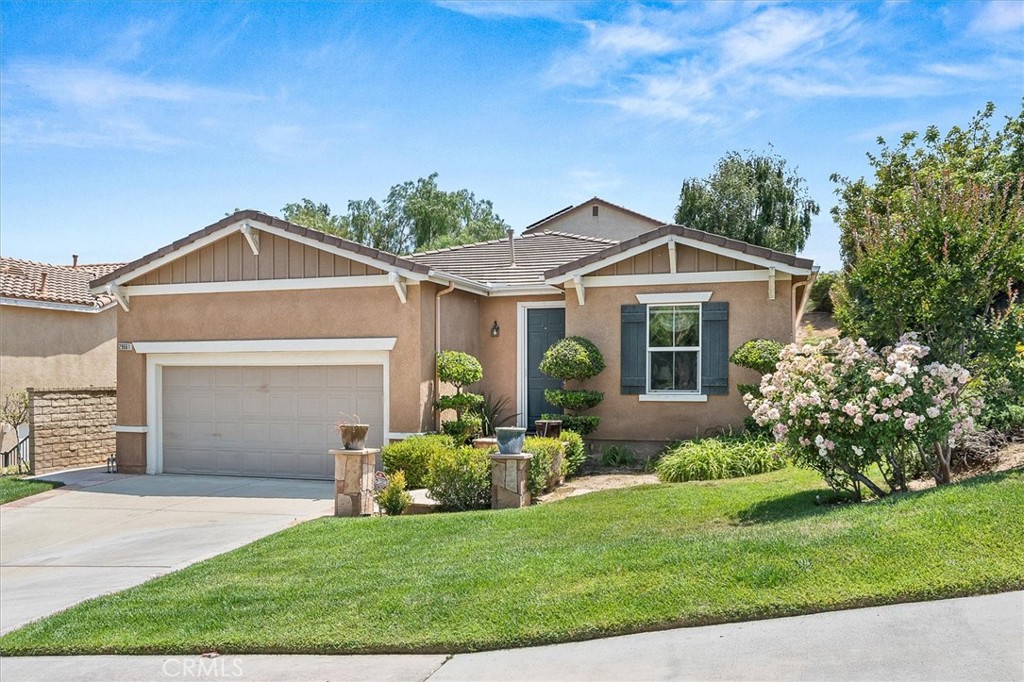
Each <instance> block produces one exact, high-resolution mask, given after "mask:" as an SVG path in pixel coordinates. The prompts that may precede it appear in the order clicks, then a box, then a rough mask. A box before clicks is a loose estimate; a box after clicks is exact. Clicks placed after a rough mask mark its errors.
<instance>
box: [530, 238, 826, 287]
mask: <svg viewBox="0 0 1024 682" xmlns="http://www.w3.org/2000/svg"><path fill="white" fill-rule="evenodd" d="M668 235H675V236H677V237H685V238H686V239H692V240H694V241H700V242H704V243H705V244H709V245H712V246H720V247H723V248H726V249H730V250H733V251H738V252H740V253H745V254H747V255H748V256H755V257H758V258H764V259H766V260H770V261H775V262H777V263H781V264H783V265H789V266H792V267H794V268H806V269H808V270H810V269H811V268H812V267H814V261H813V260H811V259H809V258H798V257H797V256H795V255H794V254H792V253H783V252H781V251H774V250H772V249H768V248H765V247H763V246H754V245H753V244H748V243H747V242H741V241H740V240H738V239H730V238H728V237H723V236H721V235H717V234H712V233H710V232H704V231H703V230H695V229H694V228H692V227H683V226H682V225H662V226H661V227H658V228H656V229H653V230H650V231H649V232H644V233H642V234H638V235H637V236H635V237H633V238H632V239H626V240H625V241H621V242H614V243H613V244H612V245H611V246H609V247H608V248H607V249H605V250H604V251H600V252H597V253H592V254H589V255H587V256H584V257H583V258H580V259H579V260H577V261H573V262H566V263H562V264H561V265H558V266H554V267H552V268H551V269H549V270H545V271H544V278H545V279H547V278H550V277H558V276H559V275H564V274H566V273H567V272H571V271H573V270H577V269H579V268H582V267H586V266H588V265H593V264H595V263H599V262H600V261H602V260H604V259H605V258H608V257H609V256H614V255H616V254H619V253H622V252H624V251H628V250H629V249H632V248H634V247H637V246H642V245H643V244H646V243H648V242H652V241H654V240H656V239H659V238H661V237H665V236H668Z"/></svg>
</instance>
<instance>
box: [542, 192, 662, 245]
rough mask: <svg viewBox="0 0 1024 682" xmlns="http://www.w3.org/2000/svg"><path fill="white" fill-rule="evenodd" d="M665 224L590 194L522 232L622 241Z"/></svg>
mask: <svg viewBox="0 0 1024 682" xmlns="http://www.w3.org/2000/svg"><path fill="white" fill-rule="evenodd" d="M664 224H665V221H663V220H657V219H655V218H651V217H649V216H645V215H642V214H640V213H637V212H636V211H631V210H629V209H628V208H624V207H622V206H617V205H616V204H613V203H610V202H608V201H605V200H604V199H601V198H599V197H593V198H592V199H590V200H589V201H585V202H583V203H582V204H579V205H577V206H567V207H566V208H563V209H562V210H561V211H558V212H557V213H552V214H551V215H549V216H548V217H547V218H541V219H540V220H538V221H537V222H535V223H533V224H532V225H527V226H526V228H525V229H524V230H523V234H524V235H526V234H536V233H539V232H567V233H569V234H579V235H584V236H587V237H598V238H600V239H612V240H614V241H622V240H624V239H630V238H631V237H636V236H637V235H640V234H643V233H644V232H647V231H649V230H653V229H654V228H656V227H661V226H662V225H664Z"/></svg>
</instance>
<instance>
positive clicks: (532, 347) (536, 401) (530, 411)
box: [526, 308, 565, 431]
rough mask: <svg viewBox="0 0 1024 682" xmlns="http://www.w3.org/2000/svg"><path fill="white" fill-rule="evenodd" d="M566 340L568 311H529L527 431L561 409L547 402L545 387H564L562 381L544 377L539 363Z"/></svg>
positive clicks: (544, 309)
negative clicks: (547, 351) (553, 348)
mask: <svg viewBox="0 0 1024 682" xmlns="http://www.w3.org/2000/svg"><path fill="white" fill-rule="evenodd" d="M563 338H565V308H527V309H526V417H527V419H526V428H528V429H530V430H531V431H532V430H533V422H534V421H536V420H537V419H540V415H541V414H542V413H544V412H555V413H557V412H560V411H561V410H560V408H558V407H557V406H555V405H552V404H551V403H549V402H548V401H547V400H544V389H545V388H561V387H562V382H561V381H559V380H558V379H552V378H551V377H549V376H547V375H546V374H543V373H542V372H541V371H540V361H541V358H543V357H544V351H546V350H547V349H548V348H549V347H550V346H551V344H553V343H554V342H556V341H559V340H561V339H563Z"/></svg>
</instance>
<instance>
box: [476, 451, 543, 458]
mask: <svg viewBox="0 0 1024 682" xmlns="http://www.w3.org/2000/svg"><path fill="white" fill-rule="evenodd" d="M487 456H488V457H490V458H491V459H533V455H531V454H530V453H529V452H521V453H519V454H516V455H503V454H501V453H500V452H495V453H493V454H490V455H487Z"/></svg>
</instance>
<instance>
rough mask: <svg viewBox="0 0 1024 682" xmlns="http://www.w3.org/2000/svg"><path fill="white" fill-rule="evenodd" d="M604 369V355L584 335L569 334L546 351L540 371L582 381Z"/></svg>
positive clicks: (554, 376)
mask: <svg viewBox="0 0 1024 682" xmlns="http://www.w3.org/2000/svg"><path fill="white" fill-rule="evenodd" d="M603 369H604V356H603V355H601V351H599V350H598V349H597V346H595V345H594V344H593V342H591V341H590V340H589V339H585V338H583V337H582V336H567V337H565V338H564V339H562V340H560V341H557V342H555V343H554V344H552V345H551V347H550V348H548V349H547V350H546V351H544V358H543V359H542V360H541V362H540V371H542V372H544V373H545V374H547V375H548V376H549V377H552V378H555V379H561V380H562V381H571V380H575V381H582V380H584V379H589V378H590V377H593V376H596V375H597V374H598V373H599V372H600V371H601V370H603Z"/></svg>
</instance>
